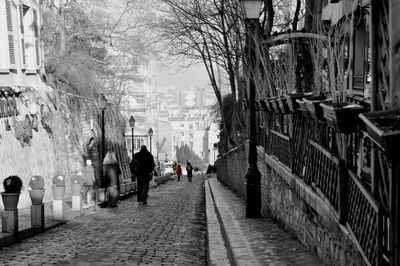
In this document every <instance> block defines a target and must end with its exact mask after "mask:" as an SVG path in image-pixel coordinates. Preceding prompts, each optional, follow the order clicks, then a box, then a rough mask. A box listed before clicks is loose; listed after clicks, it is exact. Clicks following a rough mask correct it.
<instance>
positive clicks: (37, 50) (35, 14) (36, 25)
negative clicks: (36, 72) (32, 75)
mask: <svg viewBox="0 0 400 266" xmlns="http://www.w3.org/2000/svg"><path fill="white" fill-rule="evenodd" d="M33 31H34V37H35V55H36V56H35V57H36V65H37V69H40V42H39V20H38V12H37V10H36V9H33Z"/></svg>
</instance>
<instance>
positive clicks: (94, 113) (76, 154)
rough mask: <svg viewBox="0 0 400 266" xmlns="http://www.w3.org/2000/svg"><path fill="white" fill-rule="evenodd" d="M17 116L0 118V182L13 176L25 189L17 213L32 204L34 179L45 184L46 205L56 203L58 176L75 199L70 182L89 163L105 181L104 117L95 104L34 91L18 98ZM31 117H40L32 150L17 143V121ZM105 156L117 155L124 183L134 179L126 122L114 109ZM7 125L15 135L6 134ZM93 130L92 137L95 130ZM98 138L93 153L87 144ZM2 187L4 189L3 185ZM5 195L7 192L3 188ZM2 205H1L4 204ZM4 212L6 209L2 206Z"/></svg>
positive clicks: (109, 112)
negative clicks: (30, 185)
mask: <svg viewBox="0 0 400 266" xmlns="http://www.w3.org/2000/svg"><path fill="white" fill-rule="evenodd" d="M17 109H18V111H19V114H18V116H16V117H15V118H12V117H8V118H0V182H1V184H2V182H3V180H4V178H6V177H7V176H9V175H18V176H20V177H21V178H22V181H23V184H24V188H23V190H22V193H21V197H20V201H19V204H18V207H20V208H21V207H26V206H29V205H30V204H31V202H30V198H29V195H28V182H29V179H30V177H31V176H33V175H42V176H43V177H44V178H45V187H46V193H45V199H44V200H45V201H50V200H52V191H51V186H52V183H51V178H52V177H53V176H54V175H56V174H64V175H66V178H67V180H66V185H67V191H66V193H67V196H68V195H70V177H71V174H72V173H73V172H74V171H78V170H80V169H82V167H83V166H84V164H85V161H86V159H88V158H90V159H92V160H93V165H94V167H95V176H96V179H97V180H99V177H100V166H101V163H100V149H101V127H100V126H101V115H100V114H101V113H100V112H99V110H98V108H97V105H96V102H95V101H94V100H93V99H89V98H84V97H79V96H76V95H72V94H67V93H64V92H59V93H56V92H55V91H53V90H48V91H47V93H43V91H38V90H35V89H33V88H30V89H29V90H27V91H25V92H24V93H22V94H20V95H19V96H18V97H17ZM40 110H44V112H46V113H47V114H50V117H51V119H50V120H49V122H48V124H49V127H48V130H46V129H45V127H44V125H43V124H42V123H41V118H42V117H43V114H42V112H41V111H40ZM26 115H29V116H30V117H31V118H32V117H33V116H34V115H37V116H38V117H39V126H38V131H35V130H33V131H32V138H31V139H30V141H29V142H30V143H29V144H28V145H26V144H24V145H22V144H21V143H20V141H18V140H17V139H16V137H15V126H14V124H15V121H22V120H23V119H24V118H25V116H26ZM105 117H106V143H107V149H106V150H113V151H115V152H116V153H117V157H118V160H119V162H120V163H121V168H122V169H123V173H124V178H125V179H128V178H130V171H129V166H128V162H129V159H128V154H127V151H126V146H125V138H124V135H123V134H124V132H125V121H124V119H123V118H122V116H121V114H120V113H119V112H118V111H117V110H116V109H115V108H113V107H112V106H109V107H108V108H107V109H106V112H105ZM6 121H8V122H9V124H10V125H11V131H7V130H6ZM91 125H92V126H93V131H92V130H91ZM92 138H93V140H92V141H93V144H94V145H91V146H90V147H89V146H88V143H89V141H90V139H92ZM0 187H2V185H0ZM1 191H3V188H1ZM1 202H2V201H1ZM1 208H2V203H1Z"/></svg>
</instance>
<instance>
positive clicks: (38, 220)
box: [31, 204, 44, 230]
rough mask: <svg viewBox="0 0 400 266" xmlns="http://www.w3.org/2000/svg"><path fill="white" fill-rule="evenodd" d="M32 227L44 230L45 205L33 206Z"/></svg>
mask: <svg viewBox="0 0 400 266" xmlns="http://www.w3.org/2000/svg"><path fill="white" fill-rule="evenodd" d="M31 226H32V227H38V228H40V230H44V204H40V205H32V206H31Z"/></svg>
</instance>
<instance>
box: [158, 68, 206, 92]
mask: <svg viewBox="0 0 400 266" xmlns="http://www.w3.org/2000/svg"><path fill="white" fill-rule="evenodd" d="M157 74H158V87H175V88H176V89H179V90H185V89H189V88H190V87H191V86H193V87H203V88H204V87H208V86H209V83H210V81H209V79H208V75H207V72H206V70H205V68H204V66H203V65H200V64H198V65H193V66H191V67H189V68H188V69H179V67H178V66H172V67H170V68H169V69H165V68H160V69H159V70H158V73H157Z"/></svg>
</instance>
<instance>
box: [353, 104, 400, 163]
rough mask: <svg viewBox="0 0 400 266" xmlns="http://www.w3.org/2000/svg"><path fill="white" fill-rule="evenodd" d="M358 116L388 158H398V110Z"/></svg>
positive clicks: (399, 124) (399, 130)
mask: <svg viewBox="0 0 400 266" xmlns="http://www.w3.org/2000/svg"><path fill="white" fill-rule="evenodd" d="M359 116H360V118H361V120H362V121H363V122H364V124H365V126H366V129H367V131H368V136H369V137H370V138H371V139H372V140H373V141H374V142H375V143H376V144H377V145H378V146H380V147H381V148H382V149H383V150H384V151H385V152H386V154H387V155H388V157H389V158H390V159H397V160H399V153H400V152H399V147H400V110H392V111H379V112H369V113H363V114H360V115H359Z"/></svg>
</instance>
